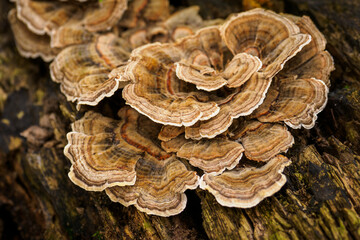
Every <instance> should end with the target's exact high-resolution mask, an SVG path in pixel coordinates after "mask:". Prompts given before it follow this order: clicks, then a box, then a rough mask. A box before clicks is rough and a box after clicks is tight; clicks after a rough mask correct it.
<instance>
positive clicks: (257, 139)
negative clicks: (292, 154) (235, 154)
mask: <svg viewBox="0 0 360 240" xmlns="http://www.w3.org/2000/svg"><path fill="white" fill-rule="evenodd" d="M231 139H233V140H235V141H237V142H240V143H241V144H242V145H243V147H244V152H245V156H246V157H247V158H248V159H250V160H255V161H269V160H270V159H272V158H273V157H275V156H276V155H277V154H279V153H281V152H286V151H287V150H288V149H289V148H290V147H291V146H292V145H293V144H294V138H293V136H292V135H291V134H290V132H289V131H288V130H287V129H286V127H285V126H283V125H281V124H271V123H261V122H258V121H250V122H246V123H245V124H244V125H243V126H242V127H241V128H239V129H236V130H233V131H232V132H231Z"/></svg>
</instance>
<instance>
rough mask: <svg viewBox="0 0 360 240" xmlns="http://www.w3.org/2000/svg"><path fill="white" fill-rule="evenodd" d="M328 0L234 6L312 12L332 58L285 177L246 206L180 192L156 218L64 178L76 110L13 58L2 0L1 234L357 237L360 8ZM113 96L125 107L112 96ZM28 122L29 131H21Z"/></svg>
mask: <svg viewBox="0 0 360 240" xmlns="http://www.w3.org/2000/svg"><path fill="white" fill-rule="evenodd" d="M183 2H184V3H186V2H188V3H191V4H196V3H198V2H200V1H183ZM210 2H211V6H218V5H216V4H218V2H222V1H215V0H213V1H210ZM228 2H230V1H225V3H226V4H227V3H228ZM233 2H238V1H233ZM331 2H332V1H326V0H298V1H294V0H286V1H270V0H269V1H260V0H259V1H255V0H254V1H248V0H246V1H245V0H244V1H242V4H238V5H237V7H238V8H239V9H240V8H241V7H246V8H248V7H257V6H258V5H261V4H263V6H265V7H270V8H275V10H281V8H282V7H284V9H285V11H286V12H288V13H293V14H297V15H300V14H307V15H310V16H311V17H312V19H314V20H315V23H316V24H317V25H318V27H319V28H320V30H321V31H323V32H324V34H325V36H326V38H327V40H328V46H327V49H328V50H329V51H330V52H331V54H332V55H333V56H334V59H335V62H336V71H335V72H333V74H332V77H331V81H332V86H331V89H330V90H331V91H330V95H329V102H328V105H327V107H326V108H325V110H324V111H323V112H322V113H321V114H319V119H318V121H317V123H316V126H315V127H314V128H313V129H311V130H292V134H293V135H294V136H295V145H294V146H293V147H292V148H291V149H290V150H289V151H288V153H287V156H288V157H289V158H290V159H291V161H292V165H290V166H289V167H287V168H286V170H285V175H286V176H287V178H288V182H287V184H286V185H285V186H284V187H283V188H282V190H281V191H280V192H278V193H277V194H275V196H273V197H270V198H267V199H265V200H264V201H263V202H261V203H260V204H259V205H258V206H256V207H254V208H251V209H236V208H227V207H222V206H221V205H219V204H218V203H217V202H216V200H215V199H214V197H213V196H212V195H211V194H209V193H208V192H206V191H202V190H196V191H188V192H187V196H188V200H189V201H188V205H187V208H186V209H185V211H184V212H183V213H181V214H180V215H178V216H174V217H169V218H162V217H157V216H149V215H146V214H144V213H141V212H138V211H137V210H136V209H135V208H134V207H129V208H126V207H123V206H122V205H120V204H117V203H113V202H111V201H110V200H109V199H108V197H107V196H106V194H105V193H93V192H86V191H84V190H82V189H80V188H78V187H76V186H75V185H74V184H72V183H71V182H70V180H69V179H68V177H67V173H68V172H69V167H70V163H69V161H68V159H66V158H65V157H64V155H63V147H64V146H65V144H66V138H65V134H66V132H68V131H69V130H70V128H69V124H70V122H72V121H73V120H74V119H75V118H76V117H78V116H77V113H76V110H75V106H74V105H72V104H69V103H67V102H66V100H65V98H64V96H63V95H62V94H61V93H60V92H59V86H58V85H57V84H55V83H52V82H51V80H50V76H49V75H48V65H47V64H44V63H43V62H42V61H41V60H39V59H36V60H29V59H23V58H21V57H20V56H19V55H18V53H17V52H16V50H15V47H14V43H13V40H12V37H11V33H10V31H9V28H8V26H7V24H6V20H5V19H6V12H7V11H8V9H9V3H7V2H6V1H1V2H0V9H1V10H0V11H1V13H2V15H1V16H5V18H3V17H2V19H1V21H0V238H1V237H3V238H5V239H6V238H20V237H21V238H24V239H44V238H46V239H326V238H328V239H360V156H359V154H360V94H359V93H360V86H359V85H360V84H359V80H358V79H359V77H360V67H359V66H360V59H359V56H360V54H359V52H360V37H359V36H360V27H359V26H360V25H359V22H360V17H359V15H358V14H356V13H357V12H359V11H360V5H359V4H358V3H356V1H353V2H354V3H349V1H345V0H342V1H336V3H335V1H334V4H331ZM271 3H273V4H271ZM279 6H280V7H279ZM340 6H341V7H340ZM279 8H280V9H279ZM227 11H229V10H227ZM214 14H215V15H216V14H218V13H216V12H214ZM114 99H118V102H119V106H121V105H122V104H124V103H123V100H121V98H120V97H119V96H114V97H112V100H114ZM109 102H110V101H109V100H104V101H103V102H102V103H100V106H98V108H99V109H100V108H101V109H102V110H103V111H104V112H105V113H106V114H107V115H108V116H114V114H115V113H116V110H115V109H117V108H118V107H119V106H110V104H109ZM85 110H86V109H85V108H83V109H82V111H85ZM31 126H33V127H32V129H31V131H33V132H32V134H31V135H32V136H37V137H36V138H29V137H28V136H29V135H28V132H24V131H25V130H26V129H28V128H29V127H31ZM34 126H35V127H34ZM21 132H23V134H22V136H21V135H20V133H21ZM26 137H27V138H26ZM26 139H27V140H26Z"/></svg>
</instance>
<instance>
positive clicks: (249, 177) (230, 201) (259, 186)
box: [200, 155, 291, 208]
mask: <svg viewBox="0 0 360 240" xmlns="http://www.w3.org/2000/svg"><path fill="white" fill-rule="evenodd" d="M290 163H291V162H290V160H289V159H287V158H286V157H284V156H282V155H277V156H276V157H274V158H273V159H271V160H270V161H269V162H267V163H266V164H265V165H264V166H262V167H260V168H255V167H244V168H242V169H235V170H231V171H225V172H224V173H222V174H220V175H217V176H215V175H214V174H211V173H209V174H204V175H203V176H202V177H201V179H200V188H202V189H205V190H208V191H209V192H210V193H212V194H213V195H214V196H215V198H216V200H217V201H218V202H219V203H220V204H221V205H223V206H227V207H238V208H250V207H254V206H256V205H257V204H258V203H259V202H260V201H262V200H263V199H264V198H266V197H269V196H271V195H273V194H274V193H276V192H277V191H279V190H280V189H281V187H282V186H283V185H284V184H285V182H286V177H285V175H284V174H282V172H283V170H284V168H285V167H286V166H288V165H289V164H290Z"/></svg>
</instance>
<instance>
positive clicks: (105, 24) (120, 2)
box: [84, 0, 128, 32]
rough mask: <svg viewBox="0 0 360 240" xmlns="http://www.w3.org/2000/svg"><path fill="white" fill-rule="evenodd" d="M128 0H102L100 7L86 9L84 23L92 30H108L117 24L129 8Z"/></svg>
mask: <svg viewBox="0 0 360 240" xmlns="http://www.w3.org/2000/svg"><path fill="white" fill-rule="evenodd" d="M127 2H128V1H127V0H102V1H99V7H97V8H95V10H92V11H86V13H85V18H84V24H85V28H86V29H87V30H88V31H90V32H98V31H103V30H108V29H110V28H111V27H113V26H114V25H116V24H117V23H118V22H119V20H120V19H121V17H122V16H123V13H124V12H125V10H126V9H127Z"/></svg>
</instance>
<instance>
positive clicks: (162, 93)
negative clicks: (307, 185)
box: [9, 0, 334, 216]
mask: <svg viewBox="0 0 360 240" xmlns="http://www.w3.org/2000/svg"><path fill="white" fill-rule="evenodd" d="M80 2H82V0H78V2H76V1H39V0H16V5H17V9H16V10H12V11H11V12H10V13H9V19H10V22H11V25H12V29H13V31H14V33H15V34H14V35H15V39H16V41H17V47H18V49H19V51H20V53H21V54H23V55H24V56H27V57H37V56H41V57H42V58H43V59H44V60H45V61H51V60H53V59H54V61H53V62H52V63H51V64H50V72H51V77H52V79H53V80H54V81H55V82H58V83H60V88H61V91H62V92H63V93H64V94H65V95H66V97H67V100H68V101H73V102H74V101H76V102H77V104H78V106H80V105H81V104H87V105H92V106H94V105H97V104H98V103H99V102H100V101H101V100H102V99H103V98H104V97H109V96H111V95H113V94H114V92H115V91H117V89H119V88H123V90H122V96H123V98H124V99H125V101H126V104H127V105H128V106H124V107H122V108H121V109H120V110H119V112H118V118H117V119H112V118H109V117H105V116H103V115H102V114H100V113H97V112H94V111H88V112H86V113H85V115H84V116H83V117H82V118H81V119H79V120H77V121H75V122H74V123H73V124H72V125H71V128H72V131H71V132H70V133H68V134H67V140H68V144H67V145H66V147H65V149H64V153H65V155H66V156H67V157H68V158H69V159H70V161H71V164H72V166H71V168H70V172H69V177H70V179H71V181H73V182H74V183H75V184H76V185H78V186H80V187H82V188H84V189H86V190H89V191H105V192H106V194H107V195H108V196H109V197H110V199H111V200H112V201H115V202H120V203H121V204H123V205H125V206H129V205H134V206H135V207H136V208H138V209H139V210H140V211H143V212H146V213H148V214H155V215H159V216H171V215H175V214H178V213H180V212H181V211H182V210H183V209H184V208H185V205H186V201H187V200H186V195H185V193H184V192H185V191H186V190H187V189H195V188H197V187H198V186H199V187H200V188H202V189H205V190H208V191H209V192H210V193H212V194H213V195H214V196H215V198H216V200H217V201H218V202H219V203H220V204H221V205H224V206H229V207H240V208H248V207H253V206H255V205H256V204H258V203H259V202H260V201H261V200H262V199H264V198H266V197H268V196H271V195H272V194H274V193H275V192H277V191H278V190H279V189H280V188H281V187H282V186H283V185H284V184H285V182H286V177H285V175H284V174H283V173H282V172H283V170H284V168H285V167H286V166H288V165H289V164H290V162H291V161H290V160H289V159H288V158H286V157H285V156H283V155H281V154H282V153H285V152H286V151H287V150H288V149H289V148H290V147H291V146H292V145H293V144H294V138H293V136H292V135H291V133H290V131H289V130H288V127H290V128H300V127H304V128H307V129H308V128H312V127H313V126H314V124H315V121H316V118H317V114H318V113H319V112H320V111H322V110H323V108H324V107H325V105H326V102H327V94H328V87H329V86H330V81H329V76H330V73H331V71H332V70H333V69H334V63H333V59H332V57H331V55H330V54H329V53H328V52H327V51H326V50H325V45H326V40H325V38H324V37H323V35H322V34H321V33H320V32H319V30H318V29H317V28H316V26H315V25H314V24H313V23H312V21H311V20H310V18H308V17H306V16H304V17H296V16H292V15H287V14H276V13H274V12H272V11H269V10H264V9H253V10H251V11H248V12H243V13H239V14H236V15H234V16H232V17H231V18H228V19H227V20H213V21H208V20H207V21H204V20H203V19H201V17H200V16H199V15H198V11H199V8H198V7H190V8H186V9H183V10H180V11H178V12H175V13H172V14H170V9H171V8H170V7H169V2H168V1H166V0H134V1H129V2H128V1H125V0H115V1H114V0H103V1H100V3H99V2H98V1H88V2H87V3H85V4H88V5H85V4H83V3H80ZM99 6H101V7H100V8H99ZM120 19H121V20H120ZM119 20H120V21H119ZM110 28H114V30H113V31H111V32H110V30H109V29H110ZM120 29H121V30H120Z"/></svg>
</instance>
